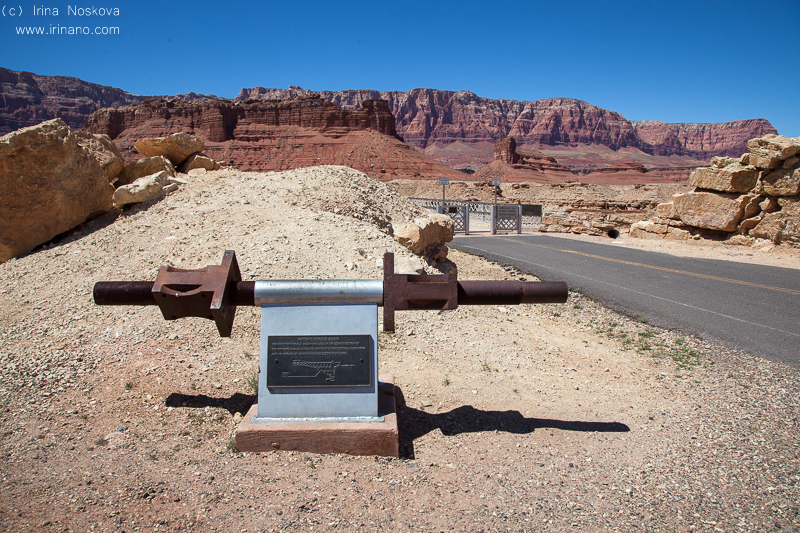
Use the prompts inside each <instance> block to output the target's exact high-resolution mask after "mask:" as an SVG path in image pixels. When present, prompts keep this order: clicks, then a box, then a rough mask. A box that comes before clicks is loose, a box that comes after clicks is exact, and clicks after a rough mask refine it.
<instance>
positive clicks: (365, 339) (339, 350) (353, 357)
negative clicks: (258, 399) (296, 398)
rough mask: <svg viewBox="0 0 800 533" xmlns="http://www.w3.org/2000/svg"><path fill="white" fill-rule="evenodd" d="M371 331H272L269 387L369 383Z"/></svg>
mask: <svg viewBox="0 0 800 533" xmlns="http://www.w3.org/2000/svg"><path fill="white" fill-rule="evenodd" d="M370 385H372V337H371V336H370V335H270V336H269V337H268V338H267V388H269V389H292V388H319V387H325V388H327V387H369V386H370Z"/></svg>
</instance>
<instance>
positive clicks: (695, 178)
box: [690, 157, 758, 192]
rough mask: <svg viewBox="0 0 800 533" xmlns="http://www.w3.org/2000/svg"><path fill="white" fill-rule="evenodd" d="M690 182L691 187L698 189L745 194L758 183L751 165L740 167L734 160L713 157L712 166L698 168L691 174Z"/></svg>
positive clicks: (755, 171)
mask: <svg viewBox="0 0 800 533" xmlns="http://www.w3.org/2000/svg"><path fill="white" fill-rule="evenodd" d="M714 163H716V165H714ZM721 165H724V166H721ZM690 180H691V183H692V187H698V188H700V189H710V190H713V191H720V192H747V191H749V190H750V189H752V188H753V187H755V185H756V182H757V181H758V170H756V167H754V166H751V165H747V166H744V165H741V164H740V163H739V161H738V160H736V159H731V158H729V157H726V158H716V157H715V158H714V161H712V166H710V167H701V168H698V169H697V170H695V171H694V172H692V175H691V178H690Z"/></svg>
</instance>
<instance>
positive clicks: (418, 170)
mask: <svg viewBox="0 0 800 533" xmlns="http://www.w3.org/2000/svg"><path fill="white" fill-rule="evenodd" d="M84 129H85V130H87V131H89V132H91V133H105V134H107V135H109V136H110V137H111V138H112V139H113V140H114V143H115V144H116V145H117V147H118V148H119V149H120V152H121V153H122V155H123V156H124V157H125V158H126V159H128V160H131V159H136V158H138V157H140V156H139V155H138V154H137V153H136V151H135V149H134V143H135V142H136V141H138V140H140V139H144V138H148V137H162V136H165V135H168V134H170V133H177V132H186V133H191V134H193V135H197V136H199V137H202V138H203V139H205V140H206V149H205V150H204V152H205V153H207V154H208V155H209V156H210V157H212V158H213V159H216V160H221V161H226V162H228V163H230V164H232V165H233V166H234V167H236V168H240V169H244V170H260V171H270V170H288V169H292V168H298V167H305V166H313V165H323V164H327V165H346V166H350V167H353V168H356V169H358V170H362V171H364V172H366V173H368V174H370V175H372V176H374V177H377V178H380V179H394V178H398V177H403V178H420V177H424V178H434V177H437V176H450V177H453V178H456V179H458V178H461V179H463V178H464V177H465V175H464V174H462V173H460V172H458V171H456V170H453V169H451V168H449V167H446V166H444V165H442V164H441V163H439V162H438V161H435V160H433V159H430V158H429V157H426V156H425V155H424V154H422V153H420V152H418V151H416V150H414V149H412V148H411V147H409V146H408V145H406V144H404V143H403V142H401V139H400V138H399V137H398V136H397V132H396V130H395V122H394V117H393V116H392V114H391V112H390V111H389V107H388V105H387V102H385V101H382V100H364V101H363V102H362V106H361V108H360V109H355V110H342V109H339V108H338V107H337V106H336V105H334V104H333V103H331V102H327V101H325V100H323V99H322V98H320V96H319V95H316V94H312V95H300V96H297V97H295V98H293V99H291V100H261V99H250V100H246V101H242V102H234V101H231V100H225V99H217V100H212V101H204V102H186V101H180V100H148V101H146V102H142V103H139V104H134V105H130V106H125V107H121V108H117V109H102V110H100V111H97V112H95V113H94V114H93V115H92V116H91V118H90V119H89V121H88V122H87V123H86V126H85V128H84Z"/></svg>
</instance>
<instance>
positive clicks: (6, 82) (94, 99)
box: [0, 68, 215, 135]
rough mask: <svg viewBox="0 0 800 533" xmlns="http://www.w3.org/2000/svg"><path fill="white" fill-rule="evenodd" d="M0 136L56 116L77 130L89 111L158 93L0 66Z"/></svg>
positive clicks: (202, 97)
mask: <svg viewBox="0 0 800 533" xmlns="http://www.w3.org/2000/svg"><path fill="white" fill-rule="evenodd" d="M0 96H2V107H0V135H5V134H6V133H10V132H12V131H16V130H18V129H21V128H26V127H29V126H35V125H36V124H39V123H41V122H44V121H45V120H51V119H54V118H60V119H61V120H63V121H64V122H66V123H67V125H68V126H69V127H70V128H73V129H79V128H82V127H83V125H84V124H85V123H86V120H87V119H88V118H89V116H91V114H92V113H94V112H95V111H97V110H98V109H102V108H104V107H119V106H124V105H129V104H135V103H137V102H143V101H145V100H149V99H151V98H166V97H161V96H139V95H135V94H131V93H128V92H125V91H123V90H122V89H117V88H116V87H107V86H104V85H98V84H96V83H88V82H85V81H83V80H80V79H78V78H70V77H67V76H40V75H38V74H33V73H31V72H17V71H13V70H8V69H5V68H0ZM169 98H179V99H184V100H195V101H196V100H208V99H211V98H215V97H213V96H211V95H198V94H194V93H189V94H184V95H178V96H172V97H169Z"/></svg>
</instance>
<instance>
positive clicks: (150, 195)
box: [114, 170, 170, 207]
mask: <svg viewBox="0 0 800 533" xmlns="http://www.w3.org/2000/svg"><path fill="white" fill-rule="evenodd" d="M169 178H170V175H169V174H168V173H167V172H166V171H164V170H162V171H161V172H157V173H155V174H152V175H150V176H144V177H141V178H139V179H137V180H136V181H134V182H133V183H130V184H128V185H123V186H122V187H120V188H118V189H117V190H116V191H114V206H115V207H123V206H126V205H129V204H137V203H139V202H146V201H148V200H152V199H154V198H158V197H159V196H162V195H163V194H164V193H165V192H166V191H165V187H169V185H170V182H169Z"/></svg>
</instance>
